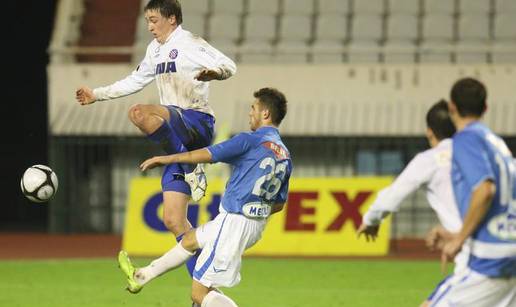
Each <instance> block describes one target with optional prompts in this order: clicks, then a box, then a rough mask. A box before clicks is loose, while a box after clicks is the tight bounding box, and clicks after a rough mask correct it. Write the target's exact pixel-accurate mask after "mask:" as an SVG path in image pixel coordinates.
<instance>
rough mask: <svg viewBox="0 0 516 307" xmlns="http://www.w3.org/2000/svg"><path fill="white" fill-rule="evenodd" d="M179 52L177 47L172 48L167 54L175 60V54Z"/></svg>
mask: <svg viewBox="0 0 516 307" xmlns="http://www.w3.org/2000/svg"><path fill="white" fill-rule="evenodd" d="M178 54H179V51H177V49H172V50H171V51H170V53H169V54H168V56H169V57H170V58H171V59H172V60H175V59H176V58H177V55H178Z"/></svg>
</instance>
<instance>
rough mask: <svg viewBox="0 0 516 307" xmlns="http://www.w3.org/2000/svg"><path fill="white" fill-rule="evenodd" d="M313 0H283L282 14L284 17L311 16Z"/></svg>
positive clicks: (313, 5)
mask: <svg viewBox="0 0 516 307" xmlns="http://www.w3.org/2000/svg"><path fill="white" fill-rule="evenodd" d="M314 7H315V2H314V0H283V10H282V12H283V14H285V15H312V14H313V13H314Z"/></svg>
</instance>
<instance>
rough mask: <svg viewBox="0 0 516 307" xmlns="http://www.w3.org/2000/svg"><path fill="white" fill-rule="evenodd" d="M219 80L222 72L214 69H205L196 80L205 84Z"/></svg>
mask: <svg viewBox="0 0 516 307" xmlns="http://www.w3.org/2000/svg"><path fill="white" fill-rule="evenodd" d="M218 79H220V71H216V70H212V69H203V70H201V71H200V72H199V73H198V74H197V76H195V80H198V81H204V82H206V81H211V80H218Z"/></svg>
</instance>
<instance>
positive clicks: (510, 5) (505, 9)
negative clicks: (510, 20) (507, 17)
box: [494, 0, 516, 14]
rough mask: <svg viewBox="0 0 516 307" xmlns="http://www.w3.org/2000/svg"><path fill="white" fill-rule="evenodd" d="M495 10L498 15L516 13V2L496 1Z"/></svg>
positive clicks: (507, 0)
mask: <svg viewBox="0 0 516 307" xmlns="http://www.w3.org/2000/svg"><path fill="white" fill-rule="evenodd" d="M494 9H495V12H496V14H507V13H516V1H514V0H495V5H494Z"/></svg>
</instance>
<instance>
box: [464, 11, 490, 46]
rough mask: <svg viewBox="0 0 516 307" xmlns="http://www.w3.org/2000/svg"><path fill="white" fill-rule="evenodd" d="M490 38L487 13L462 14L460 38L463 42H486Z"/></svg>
mask: <svg viewBox="0 0 516 307" xmlns="http://www.w3.org/2000/svg"><path fill="white" fill-rule="evenodd" d="M489 39H490V29H489V16H488V15H487V14H485V13H484V14H462V15H460V17H459V22H458V40H459V41H460V43H462V42H485V41H488V40H489Z"/></svg>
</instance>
